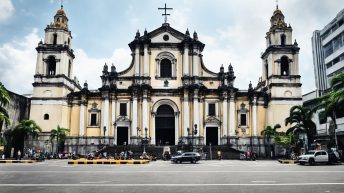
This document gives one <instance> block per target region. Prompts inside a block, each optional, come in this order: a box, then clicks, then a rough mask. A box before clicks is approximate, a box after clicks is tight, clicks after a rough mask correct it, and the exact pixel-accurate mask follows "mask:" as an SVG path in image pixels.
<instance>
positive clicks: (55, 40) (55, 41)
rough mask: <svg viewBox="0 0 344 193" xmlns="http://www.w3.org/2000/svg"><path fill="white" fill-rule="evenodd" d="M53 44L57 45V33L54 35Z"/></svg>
mask: <svg viewBox="0 0 344 193" xmlns="http://www.w3.org/2000/svg"><path fill="white" fill-rule="evenodd" d="M53 44H54V45H56V44H57V34H54V35H53Z"/></svg>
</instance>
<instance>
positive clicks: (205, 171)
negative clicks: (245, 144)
mask: <svg viewBox="0 0 344 193" xmlns="http://www.w3.org/2000/svg"><path fill="white" fill-rule="evenodd" d="M23 172H25V173H344V171H276V170H274V171H268V170H266V171H242V170H241V171H232V170H219V171H214V170H203V171H184V170H180V171H170V170H156V171H149V170H147V171H93V170H89V171H70V170H67V171H60V170H50V171H49V170H45V171H26V170H25V171H24V170H20V171H19V170H18V171H13V170H12V171H1V173H23Z"/></svg>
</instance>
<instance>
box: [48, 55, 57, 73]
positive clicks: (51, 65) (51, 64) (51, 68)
mask: <svg viewBox="0 0 344 193" xmlns="http://www.w3.org/2000/svg"><path fill="white" fill-rule="evenodd" d="M55 74H56V60H55V57H54V56H49V58H48V72H47V75H55Z"/></svg>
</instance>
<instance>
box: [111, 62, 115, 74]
mask: <svg viewBox="0 0 344 193" xmlns="http://www.w3.org/2000/svg"><path fill="white" fill-rule="evenodd" d="M111 72H116V67H115V65H113V63H112V65H111Z"/></svg>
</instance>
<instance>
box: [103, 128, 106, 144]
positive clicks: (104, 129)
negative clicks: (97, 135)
mask: <svg viewBox="0 0 344 193" xmlns="http://www.w3.org/2000/svg"><path fill="white" fill-rule="evenodd" d="M103 131H104V145H105V133H106V126H104V127H103Z"/></svg>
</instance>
